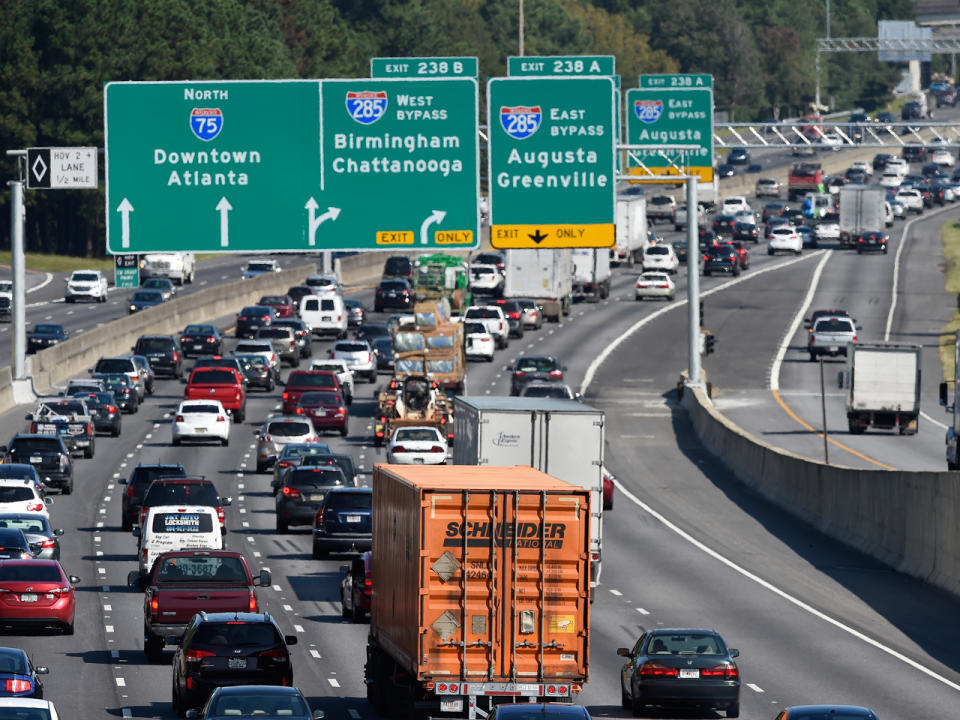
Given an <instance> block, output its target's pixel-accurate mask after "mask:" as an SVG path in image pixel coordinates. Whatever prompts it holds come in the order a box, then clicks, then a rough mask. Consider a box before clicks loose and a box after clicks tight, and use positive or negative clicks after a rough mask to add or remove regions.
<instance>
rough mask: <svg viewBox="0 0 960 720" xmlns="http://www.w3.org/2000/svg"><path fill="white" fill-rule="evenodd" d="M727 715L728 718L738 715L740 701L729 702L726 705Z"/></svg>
mask: <svg viewBox="0 0 960 720" xmlns="http://www.w3.org/2000/svg"><path fill="white" fill-rule="evenodd" d="M727 717H728V718H738V717H740V703H739V702H735V703H730V705H729V706H728V707H727Z"/></svg>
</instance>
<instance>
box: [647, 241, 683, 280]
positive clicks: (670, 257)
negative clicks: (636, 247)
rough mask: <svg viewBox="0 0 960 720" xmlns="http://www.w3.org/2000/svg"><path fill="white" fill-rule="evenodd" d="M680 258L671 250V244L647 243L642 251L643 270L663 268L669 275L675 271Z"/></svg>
mask: <svg viewBox="0 0 960 720" xmlns="http://www.w3.org/2000/svg"><path fill="white" fill-rule="evenodd" d="M678 267H680V260H679V259H678V258H677V253H676V252H674V250H673V245H667V244H659V243H658V244H657V245H648V246H647V248H646V249H645V250H644V251H643V269H644V270H663V271H665V272H668V273H670V274H671V275H672V274H674V273H676V272H677V268H678Z"/></svg>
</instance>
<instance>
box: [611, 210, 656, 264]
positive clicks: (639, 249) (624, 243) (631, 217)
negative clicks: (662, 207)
mask: <svg viewBox="0 0 960 720" xmlns="http://www.w3.org/2000/svg"><path fill="white" fill-rule="evenodd" d="M614 219H615V222H616V226H615V234H616V239H617V243H616V247H614V248H611V250H610V260H611V262H613V263H614V264H620V263H622V262H625V263H627V265H633V264H634V263H635V262H642V261H643V251H644V249H645V248H646V247H647V198H646V197H645V196H643V195H626V196H620V197H618V198H617V206H616V216H615V218H614Z"/></svg>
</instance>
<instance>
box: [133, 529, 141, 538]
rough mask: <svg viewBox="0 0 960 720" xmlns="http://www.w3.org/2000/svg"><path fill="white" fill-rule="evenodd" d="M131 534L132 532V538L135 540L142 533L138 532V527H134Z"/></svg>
mask: <svg viewBox="0 0 960 720" xmlns="http://www.w3.org/2000/svg"><path fill="white" fill-rule="evenodd" d="M132 532H133V536H134V537H135V538H138V537H140V535H141V534H142V533H141V532H140V528H138V527H135V528H134V529H133V531H132Z"/></svg>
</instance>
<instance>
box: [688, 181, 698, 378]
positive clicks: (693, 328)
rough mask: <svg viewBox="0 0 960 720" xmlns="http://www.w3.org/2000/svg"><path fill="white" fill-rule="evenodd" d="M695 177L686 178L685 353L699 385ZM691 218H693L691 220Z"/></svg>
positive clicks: (693, 376) (691, 374)
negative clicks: (686, 345)
mask: <svg viewBox="0 0 960 720" xmlns="http://www.w3.org/2000/svg"><path fill="white" fill-rule="evenodd" d="M696 207H697V177H696V176H691V177H688V178H687V325H688V327H687V344H688V347H687V354H688V356H689V358H690V364H689V366H688V367H689V369H690V377H689V381H688V382H689V384H690V385H691V386H692V387H700V385H701V378H700V235H699V231H700V224H699V223H698V222H697V221H696V217H697V210H696ZM691 218H694V219H693V220H692V221H691Z"/></svg>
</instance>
